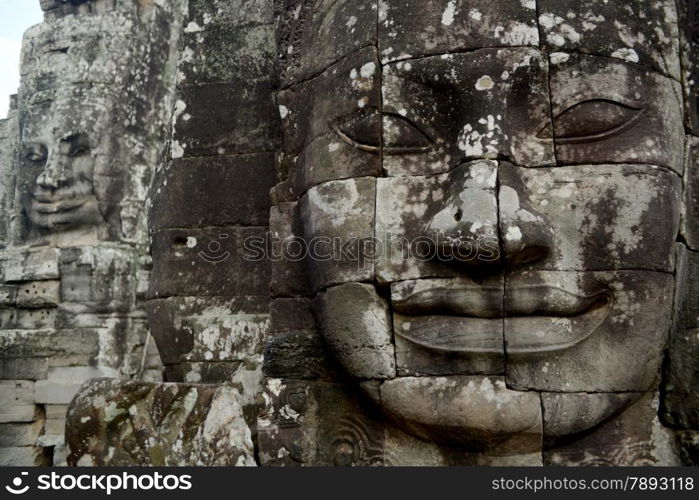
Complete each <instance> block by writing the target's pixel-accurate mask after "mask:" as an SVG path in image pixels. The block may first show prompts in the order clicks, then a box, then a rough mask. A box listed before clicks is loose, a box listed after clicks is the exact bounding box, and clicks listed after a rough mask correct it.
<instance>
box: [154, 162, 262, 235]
mask: <svg viewBox="0 0 699 500" xmlns="http://www.w3.org/2000/svg"><path fill="white" fill-rule="evenodd" d="M274 179H275V171H274V154H273V153H262V154H250V155H233V156H220V157H218V156H217V157H212V158H180V159H176V160H172V161H171V162H170V163H168V164H166V165H165V166H164V168H163V169H162V170H161V171H160V172H159V174H158V175H157V176H156V180H155V185H154V188H153V189H152V191H151V192H152V195H151V208H150V211H149V214H148V218H149V229H150V231H158V230H160V229H165V228H179V227H197V226H230V225H236V224H240V225H252V226H265V225H267V224H268V223H269V206H270V200H269V190H270V189H271V187H272V185H273V184H274ZM182 207H187V210H182Z"/></svg>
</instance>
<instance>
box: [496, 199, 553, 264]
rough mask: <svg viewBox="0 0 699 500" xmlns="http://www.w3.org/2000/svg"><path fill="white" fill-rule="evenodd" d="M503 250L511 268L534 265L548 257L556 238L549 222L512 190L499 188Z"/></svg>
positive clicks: (501, 243)
mask: <svg viewBox="0 0 699 500" xmlns="http://www.w3.org/2000/svg"><path fill="white" fill-rule="evenodd" d="M498 198H499V200H498V201H499V203H498V205H499V209H500V213H499V219H500V238H501V241H500V247H501V248H502V251H503V253H504V259H505V260H506V261H507V264H508V266H510V267H516V266H521V265H525V264H531V263H534V262H537V261H540V260H543V259H545V258H546V257H548V256H549V255H550V254H551V253H552V252H553V249H554V241H555V237H554V234H553V230H552V229H551V226H550V225H549V223H548V222H547V221H546V219H545V218H544V217H543V216H542V215H541V214H539V213H538V212H537V211H536V210H534V209H533V208H532V207H531V206H529V205H528V204H526V203H525V202H524V201H520V196H519V195H518V193H517V191H516V190H515V189H514V188H513V187H510V186H500V190H499V193H498Z"/></svg>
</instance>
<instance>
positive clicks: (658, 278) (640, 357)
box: [504, 271, 673, 392]
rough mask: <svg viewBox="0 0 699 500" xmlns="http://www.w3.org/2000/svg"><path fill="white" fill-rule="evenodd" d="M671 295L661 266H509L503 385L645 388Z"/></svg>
mask: <svg viewBox="0 0 699 500" xmlns="http://www.w3.org/2000/svg"><path fill="white" fill-rule="evenodd" d="M672 296H673V279H672V275H670V274H666V273H656V272H642V271H617V272H556V271H541V272H522V273H519V274H517V275H515V274H508V275H507V276H506V286H505V302H504V308H505V352H506V356H507V371H506V374H507V375H506V379H507V383H508V386H509V387H512V388H514V389H518V390H539V391H554V392H645V391H648V390H650V389H652V387H653V384H654V383H656V382H657V379H658V376H659V374H660V365H661V362H662V359H663V351H664V349H665V345H666V342H667V339H668V335H669V331H670V320H671V314H672ZM620 364H621V365H623V366H624V367H625V369H624V370H622V371H620V370H619V366H620Z"/></svg>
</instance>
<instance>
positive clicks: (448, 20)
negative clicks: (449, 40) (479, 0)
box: [442, 0, 456, 26]
mask: <svg viewBox="0 0 699 500" xmlns="http://www.w3.org/2000/svg"><path fill="white" fill-rule="evenodd" d="M454 16H456V1H455V0H450V1H449V2H448V3H447V7H446V8H445V9H444V12H442V24H443V25H444V26H451V25H452V24H453V23H454Z"/></svg>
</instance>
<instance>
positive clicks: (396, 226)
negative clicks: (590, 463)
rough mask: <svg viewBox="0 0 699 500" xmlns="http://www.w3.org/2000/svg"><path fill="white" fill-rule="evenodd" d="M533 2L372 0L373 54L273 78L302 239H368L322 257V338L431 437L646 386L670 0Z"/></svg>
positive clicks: (496, 428) (663, 230) (572, 428)
mask: <svg viewBox="0 0 699 500" xmlns="http://www.w3.org/2000/svg"><path fill="white" fill-rule="evenodd" d="M538 4H539V5H538V12H539V15H540V16H539V18H538V23H537V10H536V4H535V2H534V1H527V2H524V1H523V2H491V1H488V2H481V1H473V2H454V1H449V2H447V1H440V0H432V1H429V2H423V1H417V0H416V1H414V2H412V1H411V2H407V4H406V2H405V1H402V0H401V1H400V2H399V1H392V0H390V1H386V2H381V3H380V5H379V8H378V11H379V12H378V17H379V30H378V37H377V38H378V47H377V48H376V47H372V46H370V47H367V48H364V49H358V50H354V51H353V52H351V53H349V54H347V55H346V56H345V57H343V58H341V59H339V58H338V59H337V62H335V63H334V64H330V65H328V67H327V69H325V70H324V71H323V72H319V76H315V77H314V78H312V79H309V80H307V81H304V82H303V83H299V84H294V85H290V86H289V87H288V88H287V89H286V90H284V91H282V92H281V93H280V95H279V103H280V111H281V115H282V118H283V119H284V127H285V128H284V130H285V138H286V141H285V143H286V154H287V155H288V156H290V157H294V156H298V160H297V161H296V169H297V170H296V187H297V190H298V191H299V192H300V193H303V195H302V196H301V198H300V200H299V209H300V214H301V219H302V225H303V232H304V236H305V238H306V239H307V240H312V239H313V238H318V237H323V238H328V237H329V238H339V239H340V240H343V241H349V240H353V239H357V240H360V241H361V240H366V241H369V240H373V241H375V242H376V244H377V252H376V255H375V258H373V259H372V258H366V259H361V258H360V259H359V260H357V259H354V258H353V257H351V256H348V255H344V256H338V255H337V254H335V255H334V256H333V257H334V258H332V259H326V258H316V259H311V261H310V270H309V275H310V279H311V281H312V287H313V293H314V294H315V297H316V307H317V313H318V317H319V319H320V328H321V332H322V335H323V337H324V339H325V341H326V343H327V345H328V346H329V347H330V348H331V350H332V351H333V352H334V354H335V356H336V358H337V359H338V361H339V363H340V364H341V365H342V367H343V368H344V369H345V371H346V372H348V373H349V374H350V375H352V376H353V377H354V378H356V379H357V380H358V381H359V382H360V384H361V385H362V386H363V387H367V388H369V387H371V388H372V391H370V392H371V393H372V394H373V395H375V396H376V394H379V396H378V397H376V399H377V401H380V405H381V407H382V409H383V411H384V412H385V413H386V414H387V415H389V416H390V417H392V418H393V419H394V420H396V421H398V422H399V423H400V425H402V426H403V427H405V428H406V429H408V430H409V431H411V432H413V433H414V434H416V435H418V436H421V437H425V438H428V439H432V440H437V441H444V442H449V443H454V442H460V443H462V444H464V445H467V446H473V447H484V446H485V447H493V446H496V445H499V444H501V443H503V442H505V441H507V440H508V439H509V438H511V437H512V436H516V435H522V434H531V435H533V436H538V437H540V436H541V435H542V433H543V434H544V436H545V437H552V438H556V437H560V436H562V435H567V434H573V433H578V432H581V431H584V430H586V429H589V428H591V427H593V426H595V425H596V424H598V423H599V422H601V421H603V420H604V419H607V418H610V417H611V416H613V415H614V414H616V413H618V412H619V411H621V410H622V409H623V408H624V407H625V406H626V405H628V404H629V403H630V402H632V401H634V400H635V399H636V398H637V397H639V396H640V395H641V394H642V393H644V392H647V391H649V390H653V389H654V387H655V384H656V382H657V377H658V373H659V368H660V363H661V359H662V352H663V349H664V346H665V342H666V337H667V333H668V329H669V324H670V315H671V307H672V296H673V276H672V273H673V270H674V243H675V238H676V235H677V232H678V224H679V214H680V193H681V174H682V168H683V167H682V150H683V126H682V101H681V99H682V97H681V96H682V92H681V87H680V84H679V83H678V79H679V77H678V73H679V62H678V56H677V53H678V45H677V40H676V36H677V33H676V28H674V24H673V23H675V22H676V19H675V14H674V4H673V2H660V3H659V4H658V5H654V6H646V5H645V4H640V3H639V4H634V5H632V6H629V5H626V3H625V2H610V4H612V5H607V2H604V4H603V3H602V2H592V1H587V2H582V3H581V2H568V1H566V2H558V1H553V0H551V1H548V0H544V1H539V2H538ZM357 12H359V14H355V17H354V19H355V21H356V19H357V17H359V18H360V20H361V19H362V16H363V14H362V12H364V11H363V9H359V8H358V9H357ZM344 14H346V13H345V12H344V11H343V10H342V9H340V8H337V9H335V10H334V11H332V12H330V13H329V14H328V16H329V17H330V18H331V19H330V21H327V20H326V21H325V22H326V23H330V24H332V23H336V24H337V25H338V26H341V25H343V24H344V23H349V21H347V19H345V18H344V17H342V16H343V15H344ZM374 14H376V12H374ZM418 14H419V15H418ZM622 14H623V16H622ZM333 16H335V17H333ZM622 17H623V18H624V19H629V20H628V21H625V22H619V21H615V20H618V19H621V18H622ZM537 24H538V27H539V29H537ZM348 26H349V24H348ZM357 26H358V27H357V30H358V31H360V32H361V31H362V27H361V26H359V25H357ZM338 29H339V28H338ZM342 29H344V28H342ZM329 31H330V32H332V31H333V30H329ZM366 31H367V33H368V34H367V35H366V36H367V39H368V40H371V37H373V36H374V35H373V33H374V32H372V30H371V29H369V28H367V29H366ZM318 32H322V31H316V33H318ZM355 36H356V37H359V38H361V36H362V35H361V33H355ZM341 37H342V34H340V35H337V36H335V37H334V38H333V39H332V40H330V39H329V40H328V45H329V46H330V47H331V48H332V46H333V43H339V42H338V39H341ZM358 45H359V46H361V44H358ZM482 47H485V48H482ZM488 47H499V48H488ZM328 50H330V49H328V48H327V47H324V48H323V50H322V51H321V52H322V54H319V55H318V57H320V56H322V55H323V54H325V52H327V51H328ZM292 76H293V75H292ZM287 79H289V80H291V79H292V78H291V76H289V75H287ZM298 80H304V79H303V78H298ZM361 247H362V244H361V243H358V244H356V245H355V246H354V247H353V248H356V249H357V250H359V254H360V255H361ZM317 248H319V247H316V249H317ZM325 255H327V252H326V251H323V256H325ZM377 381H378V386H379V387H378V391H377V389H376V385H377ZM542 408H543V411H542Z"/></svg>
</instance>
